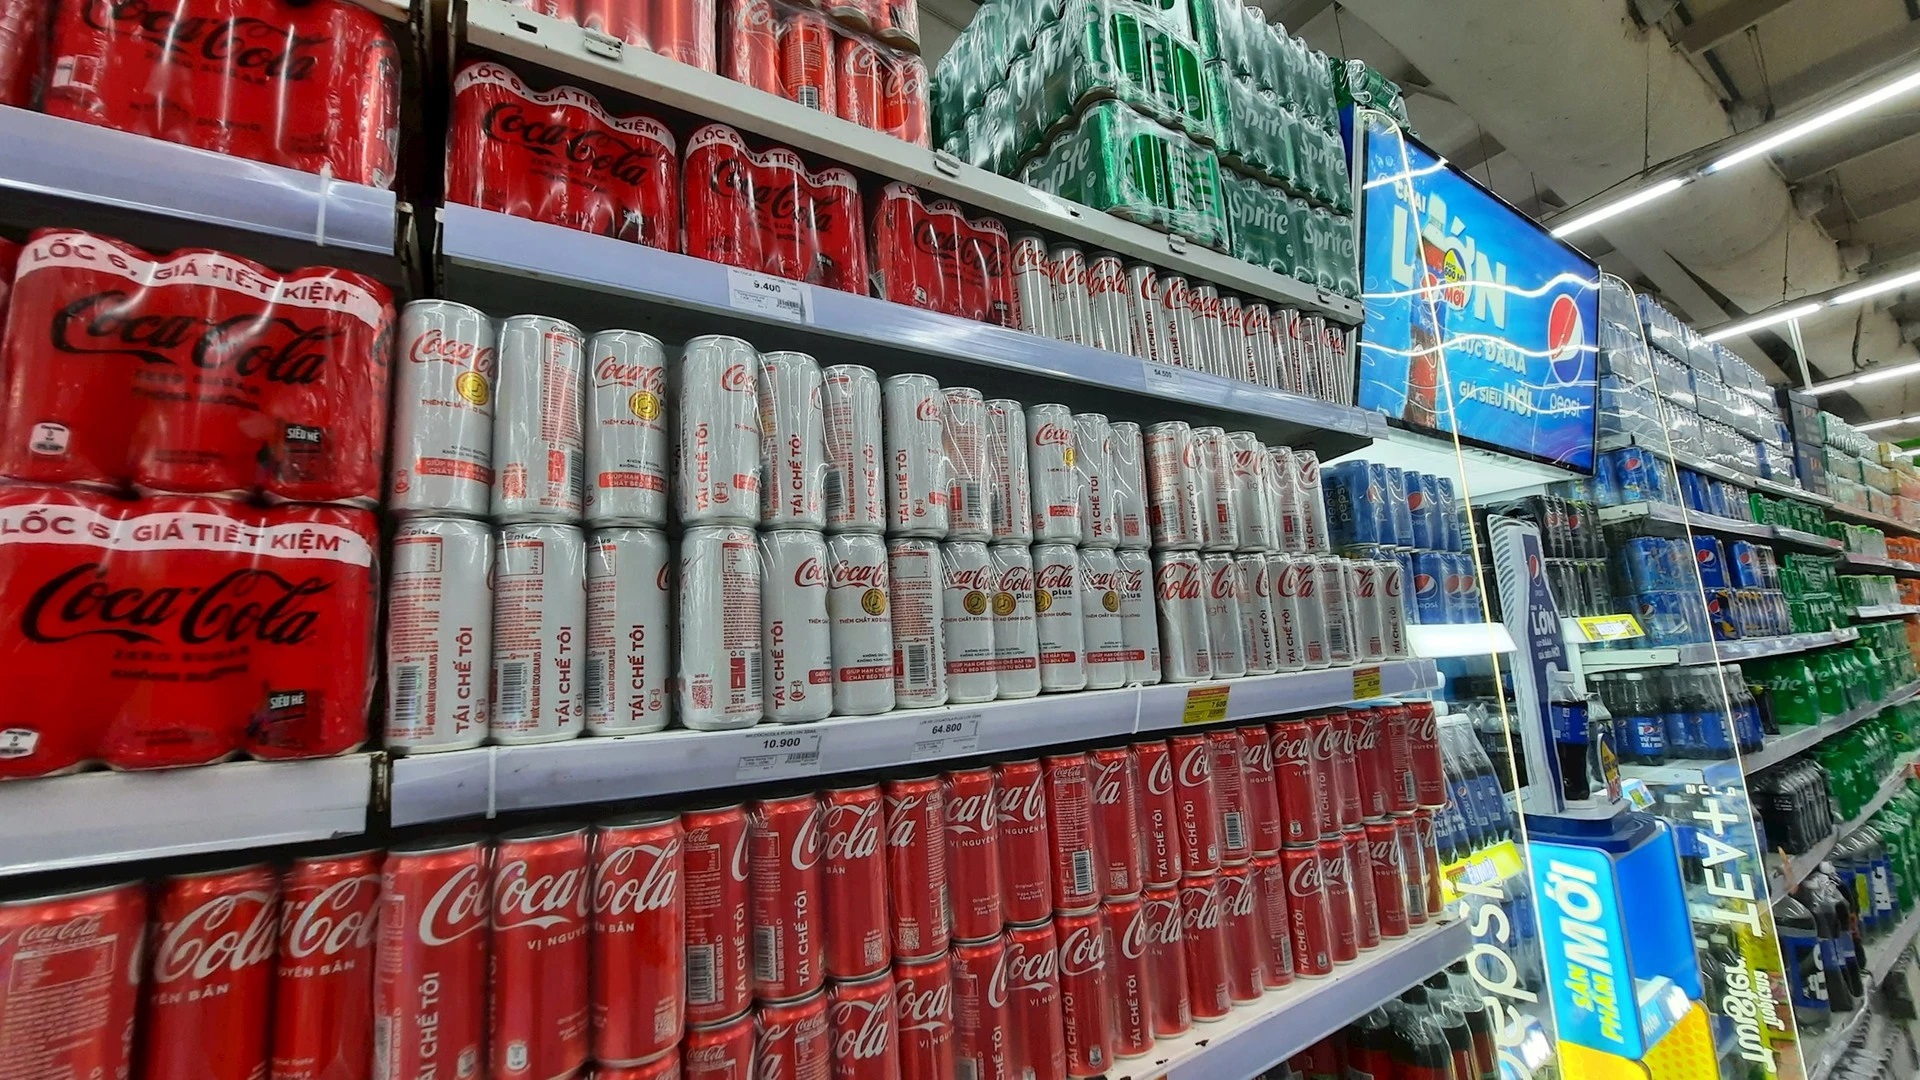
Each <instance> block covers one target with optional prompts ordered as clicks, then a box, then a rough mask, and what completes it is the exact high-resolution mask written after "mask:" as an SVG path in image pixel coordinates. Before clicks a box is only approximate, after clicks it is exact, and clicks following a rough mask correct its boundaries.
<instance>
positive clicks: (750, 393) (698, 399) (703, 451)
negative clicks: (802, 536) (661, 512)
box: [674, 334, 760, 525]
mask: <svg viewBox="0 0 1920 1080" xmlns="http://www.w3.org/2000/svg"><path fill="white" fill-rule="evenodd" d="M759 372H760V355H759V354H758V353H756V352H754V351H753V346H751V345H749V344H747V343H746V342H744V341H742V340H740V339H739V338H736V337H724V336H721V335H718V334H708V335H703V336H701V337H695V338H689V339H688V340H687V343H686V344H685V345H682V346H681V347H680V374H679V382H680V395H679V397H680V409H679V414H678V415H677V416H676V417H675V420H676V421H677V425H678V433H679V438H678V439H677V440H676V441H675V454H674V460H675V462H676V466H675V469H674V481H675V482H674V492H675V493H676V503H677V505H678V506H679V508H680V523H681V524H682V525H753V524H755V523H757V522H758V521H759V520H760V398H759Z"/></svg>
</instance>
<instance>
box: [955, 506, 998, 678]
mask: <svg viewBox="0 0 1920 1080" xmlns="http://www.w3.org/2000/svg"><path fill="white" fill-rule="evenodd" d="M940 569H941V575H942V583H941V614H942V635H943V637H944V641H945V651H946V666H947V700H948V701H949V702H951V703H953V704H966V703H971V702H976V701H992V700H993V699H994V698H996V697H998V696H999V693H1000V682H999V677H998V674H999V659H998V657H997V656H996V654H995V652H994V638H993V626H994V612H993V610H992V609H993V601H994V595H995V593H996V592H997V591H998V588H997V586H998V579H997V576H996V575H995V573H994V569H993V561H992V559H991V558H990V557H989V556H988V554H987V545H985V544H983V543H980V542H979V541H977V540H962V541H950V542H948V543H945V544H942V545H940Z"/></svg>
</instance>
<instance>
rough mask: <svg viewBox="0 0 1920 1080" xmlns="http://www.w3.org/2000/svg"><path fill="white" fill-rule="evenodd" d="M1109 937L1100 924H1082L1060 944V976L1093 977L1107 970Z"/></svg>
mask: <svg viewBox="0 0 1920 1080" xmlns="http://www.w3.org/2000/svg"><path fill="white" fill-rule="evenodd" d="M1106 966H1107V936H1106V935H1105V934H1104V933H1101V931H1100V926H1099V924H1098V923H1081V924H1080V925H1078V926H1075V927H1074V928H1073V929H1072V930H1070V931H1068V932H1067V937H1066V940H1064V941H1062V942H1061V943H1060V974H1062V975H1091V974H1093V973H1095V972H1097V971H1104V970H1106Z"/></svg>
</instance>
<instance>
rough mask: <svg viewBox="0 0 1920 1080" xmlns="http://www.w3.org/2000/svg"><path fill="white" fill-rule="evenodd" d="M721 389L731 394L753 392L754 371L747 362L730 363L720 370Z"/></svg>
mask: <svg viewBox="0 0 1920 1080" xmlns="http://www.w3.org/2000/svg"><path fill="white" fill-rule="evenodd" d="M720 389H722V390H725V391H726V392H727V393H730V394H751V393H753V373H752V372H751V371H749V370H747V365H745V364H728V365H727V366H726V369H725V370H724V371H722V372H720Z"/></svg>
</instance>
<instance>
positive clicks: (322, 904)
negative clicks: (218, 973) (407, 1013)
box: [273, 851, 386, 1077]
mask: <svg viewBox="0 0 1920 1080" xmlns="http://www.w3.org/2000/svg"><path fill="white" fill-rule="evenodd" d="M385 857H386V853H385V852H381V851H362V852H357V853H355V854H352V855H324V856H319V857H317V858H310V859H296V860H294V863H293V865H292V866H290V867H288V868H287V873H286V878H285V880H284V881H282V882H281V886H280V972H279V978H278V979H277V980H275V983H274V988H273V1075H275V1076H314V1077H324V1076H354V1075H358V1074H360V1073H361V1072H363V1071H364V1070H365V1069H366V1068H367V1063H368V1062H369V1061H371V1060H372V1059H373V944H374V937H375V935H376V933H377V932H378V930H379V915H380V864H381V862H382V861H384V859H385Z"/></svg>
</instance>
